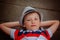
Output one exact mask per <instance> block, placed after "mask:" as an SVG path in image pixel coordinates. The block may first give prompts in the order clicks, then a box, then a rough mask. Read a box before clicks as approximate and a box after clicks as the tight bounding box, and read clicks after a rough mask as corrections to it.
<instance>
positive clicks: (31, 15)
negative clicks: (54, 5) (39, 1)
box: [0, 6, 59, 40]
mask: <svg viewBox="0 0 60 40" xmlns="http://www.w3.org/2000/svg"><path fill="white" fill-rule="evenodd" d="M58 25H59V21H58V20H50V21H44V22H41V15H40V13H39V12H38V11H37V10H36V9H35V8H32V7H29V6H28V7H26V8H25V9H24V11H23V13H22V15H21V18H20V20H19V22H18V21H17V22H7V23H2V24H0V29H2V30H3V31H4V32H5V33H7V34H8V35H10V36H11V37H12V38H13V39H14V40H50V38H51V37H52V35H53V34H54V33H55V31H56V30H57V28H58ZM14 26H22V27H23V29H21V30H17V29H12V28H11V27H14ZM44 26H50V27H49V28H48V29H45V30H42V29H41V27H44Z"/></svg>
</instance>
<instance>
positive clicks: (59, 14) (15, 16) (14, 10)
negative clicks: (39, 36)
mask: <svg viewBox="0 0 60 40" xmlns="http://www.w3.org/2000/svg"><path fill="white" fill-rule="evenodd" d="M26 6H32V7H34V8H36V9H38V10H39V11H40V12H41V13H42V14H43V19H42V20H43V21H45V20H55V19H57V20H60V0H0V23H3V22H10V21H17V20H19V18H20V15H21V13H22V10H23V9H24V7H26ZM0 40H12V39H11V38H10V36H9V35H7V34H5V33H4V32H3V31H2V30H0ZM51 40H60V27H59V28H58V29H57V31H56V33H55V34H54V35H53V37H52V38H51Z"/></svg>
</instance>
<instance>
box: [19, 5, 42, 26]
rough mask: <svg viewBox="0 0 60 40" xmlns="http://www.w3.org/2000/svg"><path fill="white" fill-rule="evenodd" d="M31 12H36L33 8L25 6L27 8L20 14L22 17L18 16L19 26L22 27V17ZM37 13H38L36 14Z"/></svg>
mask: <svg viewBox="0 0 60 40" xmlns="http://www.w3.org/2000/svg"><path fill="white" fill-rule="evenodd" d="M32 11H36V12H38V11H37V10H36V9H35V8H33V7H30V6H27V7H25V8H24V10H23V12H22V15H21V16H20V20H19V23H20V25H21V26H23V18H24V16H25V15H26V14H28V13H30V12H32ZM38 13H39V12H38ZM39 14H40V13H39ZM40 16H41V14H40Z"/></svg>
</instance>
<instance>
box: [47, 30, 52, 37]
mask: <svg viewBox="0 0 60 40" xmlns="http://www.w3.org/2000/svg"><path fill="white" fill-rule="evenodd" d="M47 32H48V34H49V35H50V38H51V37H52V35H53V33H52V32H51V30H50V29H47Z"/></svg>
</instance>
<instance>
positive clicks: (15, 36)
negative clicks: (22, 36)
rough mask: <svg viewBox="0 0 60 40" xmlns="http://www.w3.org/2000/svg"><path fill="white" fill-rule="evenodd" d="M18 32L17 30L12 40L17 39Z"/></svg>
mask: <svg viewBox="0 0 60 40" xmlns="http://www.w3.org/2000/svg"><path fill="white" fill-rule="evenodd" d="M18 32H19V30H16V31H15V32H14V40H17V38H18Z"/></svg>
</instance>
